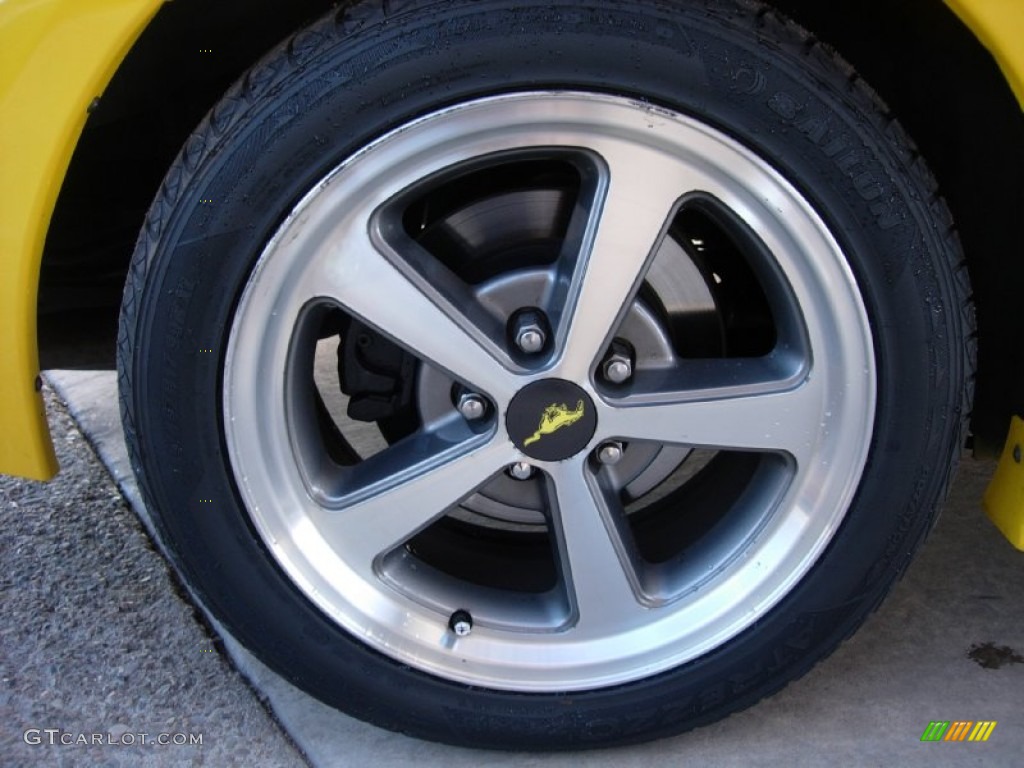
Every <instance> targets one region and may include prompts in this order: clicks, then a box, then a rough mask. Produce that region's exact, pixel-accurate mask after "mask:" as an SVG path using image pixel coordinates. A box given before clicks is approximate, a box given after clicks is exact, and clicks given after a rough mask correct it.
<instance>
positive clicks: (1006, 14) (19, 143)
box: [0, 0, 1024, 549]
mask: <svg viewBox="0 0 1024 768" xmlns="http://www.w3.org/2000/svg"><path fill="white" fill-rule="evenodd" d="M944 1H945V3H946V4H947V5H948V6H949V7H950V8H951V9H952V10H953V11H954V12H955V13H956V14H957V16H959V18H960V19H961V20H962V21H963V22H964V23H965V24H966V25H967V26H968V27H969V28H970V29H971V30H972V31H973V32H974V34H975V35H976V36H977V37H978V39H979V40H980V41H981V42H982V43H983V44H984V45H985V46H986V48H988V50H989V51H990V52H991V53H992V55H993V56H994V57H995V59H996V61H997V62H998V64H999V66H1000V68H1001V69H1002V72H1003V74H1004V75H1005V77H1006V79H1007V82H1008V83H1009V85H1010V87H1011V88H1012V89H1013V92H1014V94H1015V95H1016V98H1017V101H1018V103H1019V104H1021V106H1022V108H1024V10H1022V7H1021V2H1020V0H944ZM163 2H164V0H0V329H2V334H0V472H2V473H5V474H16V475H23V476H26V477H33V478H39V479H45V478H48V477H50V476H52V475H53V474H54V473H55V472H56V470H57V463H56V459H55V458H54V453H53V447H52V444H51V441H50V437H49V432H48V429H47V425H46V417H45V413H44V409H43V403H42V398H41V396H40V394H39V392H38V388H37V382H38V373H39V370H38V369H39V363H38V352H37V345H36V295H37V291H38V281H39V268H40V262H41V259H42V252H43V244H44V241H45V238H46V232H47V228H48V226H49V222H50V216H51V214H52V212H53V208H54V205H55V204H56V200H57V195H58V193H59V191H60V187H61V184H62V182H63V179H64V174H65V173H66V171H67V167H68V163H69V162H70V159H71V155H72V153H73V152H74V148H75V145H76V144H77V142H78V138H79V136H80V134H81V131H82V128H83V126H84V125H85V120H86V116H87V113H88V108H89V105H90V104H91V103H92V101H93V100H94V99H95V98H97V97H99V96H101V95H102V93H103V90H104V89H105V87H106V86H107V84H108V83H109V82H110V79H111V78H112V77H113V75H114V73H115V72H116V71H117V68H118V66H119V65H120V64H121V62H122V60H123V59H124V57H125V55H126V54H127V53H128V51H129V49H130V48H131V46H132V44H133V43H134V41H135V40H136V39H137V37H138V36H139V34H140V33H141V32H142V30H143V29H144V28H145V27H146V25H147V24H148V23H149V21H150V20H151V19H152V17H153V16H154V15H155V14H156V12H157V10H158V9H159V8H160V6H161V5H162V4H163ZM1022 431H1024V426H1022V423H1021V422H1020V420H1016V421H1015V423H1014V428H1013V431H1012V432H1011V435H1010V438H1009V441H1008V442H1007V449H1006V451H1004V454H1003V458H1002V460H1001V463H1000V467H999V470H998V472H997V475H996V478H995V480H994V481H993V484H992V487H991V488H990V490H989V493H988V494H987V496H986V506H987V508H988V511H989V515H990V517H992V519H993V520H994V521H995V522H996V524H997V525H998V526H999V528H1000V530H1002V531H1003V533H1005V534H1006V535H1007V537H1008V538H1009V539H1010V540H1011V542H1013V543H1014V544H1015V545H1016V546H1017V547H1020V548H1022V549H1024V464H1022V463H1021V462H1020V461H1019V460H1016V459H1015V454H1014V451H1013V446H1014V445H1019V444H1020V443H1021V441H1022V440H1024V435H1022ZM1015 440H1016V442H1014V441H1015ZM1018 455H1019V453H1018Z"/></svg>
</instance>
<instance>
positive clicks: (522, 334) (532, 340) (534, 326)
mask: <svg viewBox="0 0 1024 768" xmlns="http://www.w3.org/2000/svg"><path fill="white" fill-rule="evenodd" d="M512 337H513V338H514V339H515V343H516V346H517V347H519V351H520V352H525V353H526V354H528V355H535V354H537V353H538V352H540V351H541V350H542V349H544V344H545V343H546V342H547V333H546V332H545V330H544V318H543V316H542V315H541V313H540V312H539V311H537V310H533V309H528V310H524V311H522V312H520V313H519V314H517V315H516V318H515V321H514V322H513V327H512Z"/></svg>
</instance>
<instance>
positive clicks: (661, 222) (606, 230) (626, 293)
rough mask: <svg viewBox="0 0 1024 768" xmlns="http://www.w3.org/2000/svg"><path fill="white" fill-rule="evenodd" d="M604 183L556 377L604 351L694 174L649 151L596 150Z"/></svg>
mask: <svg viewBox="0 0 1024 768" xmlns="http://www.w3.org/2000/svg"><path fill="white" fill-rule="evenodd" d="M602 157H603V158H604V160H605V162H606V163H607V171H606V176H605V185H604V188H603V190H601V189H599V190H598V192H597V194H596V195H595V197H596V200H595V204H594V206H593V209H592V210H591V211H590V214H589V222H588V225H587V227H586V231H585V233H584V235H583V244H582V247H581V253H580V254H579V258H578V259H577V260H576V262H575V267H574V270H573V275H572V278H571V283H570V287H569V290H568V295H567V297H566V300H567V305H568V306H569V307H570V309H569V310H568V311H567V314H566V317H565V318H564V319H563V321H562V323H561V326H562V327H561V329H560V335H561V337H562V343H563V344H564V349H563V352H562V356H561V359H560V361H559V363H558V375H560V376H561V377H562V378H565V379H568V380H570V381H572V380H582V379H584V378H586V377H588V376H589V375H590V371H591V368H592V367H593V365H594V364H595V362H596V360H597V358H598V357H599V356H600V355H601V354H602V353H603V351H604V348H605V345H606V344H607V343H608V341H609V337H610V335H611V333H612V332H613V330H614V328H615V327H616V326H617V325H618V321H619V320H620V319H621V317H622V315H623V313H624V312H625V309H626V307H627V306H628V304H629V303H630V301H631V300H632V298H633V296H634V295H635V293H636V290H637V288H638V287H639V285H640V283H641V282H642V280H643V277H644V274H645V273H646V270H647V267H648V266H649V264H650V261H651V258H652V256H653V254H654V253H655V251H656V250H657V246H658V244H659V242H660V241H661V238H662V236H663V235H664V232H665V230H666V228H667V225H668V223H669V220H670V217H671V215H672V213H673V210H674V208H675V206H676V203H677V201H678V200H679V199H680V197H682V195H683V194H684V193H685V192H686V191H688V190H690V189H693V188H695V186H696V183H697V182H696V179H697V177H696V176H695V175H694V174H693V173H692V172H690V171H688V170H686V169H685V168H683V167H682V166H681V165H679V164H678V163H677V162H675V161H674V160H673V159H672V158H670V157H668V156H666V155H664V154H663V153H661V152H658V151H656V150H654V149H650V148H646V147H644V148H640V147H637V146H635V145H630V146H628V147H625V146H620V145H619V144H617V143H615V142H611V143H610V145H609V148H607V149H602Z"/></svg>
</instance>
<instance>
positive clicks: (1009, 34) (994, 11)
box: [946, 0, 1024, 109]
mask: <svg viewBox="0 0 1024 768" xmlns="http://www.w3.org/2000/svg"><path fill="white" fill-rule="evenodd" d="M946 5H948V6H949V7H950V8H952V9H953V12H954V13H956V15H957V16H959V17H960V20H961V21H963V23H964V24H966V25H967V26H968V27H969V28H970V30H971V31H972V32H974V34H975V36H976V37H977V38H978V39H979V40H980V41H981V42H982V44H983V45H984V46H985V47H986V48H988V50H989V52H990V53H991V54H992V55H993V56H994V57H995V60H996V61H997V62H998V63H999V68H1000V69H1001V70H1002V71H1003V75H1004V76H1005V77H1006V80H1007V82H1008V83H1009V84H1010V87H1011V88H1012V89H1013V92H1014V94H1015V95H1016V96H1017V103H1018V104H1020V105H1021V108H1022V109H1024V4H1022V3H1021V0H946Z"/></svg>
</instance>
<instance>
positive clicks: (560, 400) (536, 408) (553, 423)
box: [506, 379, 597, 461]
mask: <svg viewBox="0 0 1024 768" xmlns="http://www.w3.org/2000/svg"><path fill="white" fill-rule="evenodd" d="M506 426H507V427H508V434H509V437H511V438H512V442H513V443H515V445H516V448H518V449H519V450H520V451H522V452H523V453H525V454H526V455H527V456H530V457H532V458H534V459H538V460H540V461H561V460H562V459H568V458H569V457H570V456H575V455H576V454H577V453H579V452H580V451H582V450H583V449H584V448H586V447H587V443H589V442H590V438H592V437H593V436H594V430H595V429H596V428H597V413H596V412H595V411H594V403H593V401H592V400H591V399H590V397H588V396H587V393H586V392H584V391H583V390H582V389H580V388H579V387H577V386H576V385H575V384H573V383H572V382H571V381H564V380H563V379H545V380H543V381H535V382H533V384H528V385H527V386H525V387H523V388H522V389H521V390H519V392H517V393H516V396H515V397H513V398H512V402H511V403H509V406H508V417H507V419H506Z"/></svg>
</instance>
